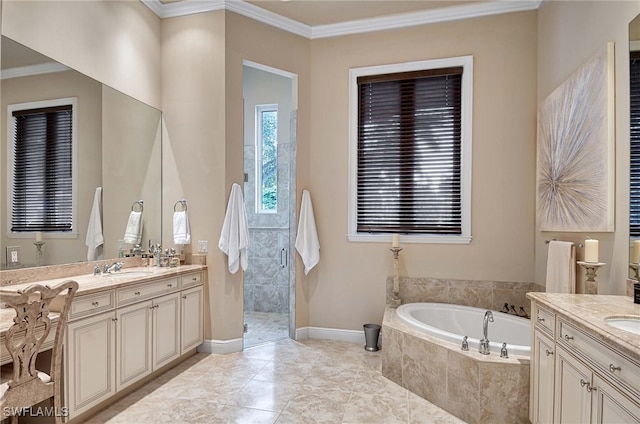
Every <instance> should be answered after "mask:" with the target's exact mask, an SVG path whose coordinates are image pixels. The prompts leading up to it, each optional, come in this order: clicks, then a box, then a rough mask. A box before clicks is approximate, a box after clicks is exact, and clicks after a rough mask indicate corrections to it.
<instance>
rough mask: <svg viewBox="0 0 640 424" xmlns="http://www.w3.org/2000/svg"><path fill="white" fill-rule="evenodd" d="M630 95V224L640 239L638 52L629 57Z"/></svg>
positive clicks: (639, 66)
mask: <svg viewBox="0 0 640 424" xmlns="http://www.w3.org/2000/svg"><path fill="white" fill-rule="evenodd" d="M629 68H630V80H631V84H630V89H629V92H630V95H631V114H630V118H631V119H630V121H631V128H630V135H631V169H630V174H631V175H630V177H631V178H630V190H629V191H630V197H631V198H630V199H629V200H630V201H629V205H630V211H629V212H630V213H629V218H630V224H629V233H630V235H631V236H632V237H640V52H631V55H630V67H629Z"/></svg>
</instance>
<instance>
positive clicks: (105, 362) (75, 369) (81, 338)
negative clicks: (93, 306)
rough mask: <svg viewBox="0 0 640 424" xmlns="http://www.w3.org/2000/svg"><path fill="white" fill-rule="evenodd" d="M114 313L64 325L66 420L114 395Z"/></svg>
mask: <svg viewBox="0 0 640 424" xmlns="http://www.w3.org/2000/svg"><path fill="white" fill-rule="evenodd" d="M115 321H116V314H115V312H113V311H112V312H106V313H103V314H100V315H94V316H92V317H90V318H85V319H81V320H78V321H74V322H71V323H69V324H68V326H67V332H66V335H65V338H66V341H65V369H66V370H67V372H65V373H64V374H65V394H66V399H67V406H68V407H69V417H70V418H73V417H74V416H76V415H78V414H80V413H82V412H84V411H85V410H87V409H89V408H91V407H92V406H94V405H96V404H98V403H99V402H101V401H102V400H104V399H106V398H108V397H110V396H112V395H113V394H114V393H115V392H116V384H115V357H116V323H115Z"/></svg>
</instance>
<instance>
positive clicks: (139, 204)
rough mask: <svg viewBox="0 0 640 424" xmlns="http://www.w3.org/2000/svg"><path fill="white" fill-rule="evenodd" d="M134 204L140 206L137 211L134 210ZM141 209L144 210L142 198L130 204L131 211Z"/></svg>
mask: <svg viewBox="0 0 640 424" xmlns="http://www.w3.org/2000/svg"><path fill="white" fill-rule="evenodd" d="M136 205H138V206H139V207H140V210H139V211H136ZM143 210H144V201H142V200H136V201H135V202H133V204H132V205H131V211H132V212H142V211H143Z"/></svg>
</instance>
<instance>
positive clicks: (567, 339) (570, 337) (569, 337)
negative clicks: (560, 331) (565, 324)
mask: <svg viewBox="0 0 640 424" xmlns="http://www.w3.org/2000/svg"><path fill="white" fill-rule="evenodd" d="M564 339H565V340H566V341H569V340H573V336H570V335H568V334H565V335H564Z"/></svg>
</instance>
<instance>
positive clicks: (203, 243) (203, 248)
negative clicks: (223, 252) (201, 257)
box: [198, 240, 209, 253]
mask: <svg viewBox="0 0 640 424" xmlns="http://www.w3.org/2000/svg"><path fill="white" fill-rule="evenodd" d="M208 251H209V241H208V240H198V253H207V252H208Z"/></svg>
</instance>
